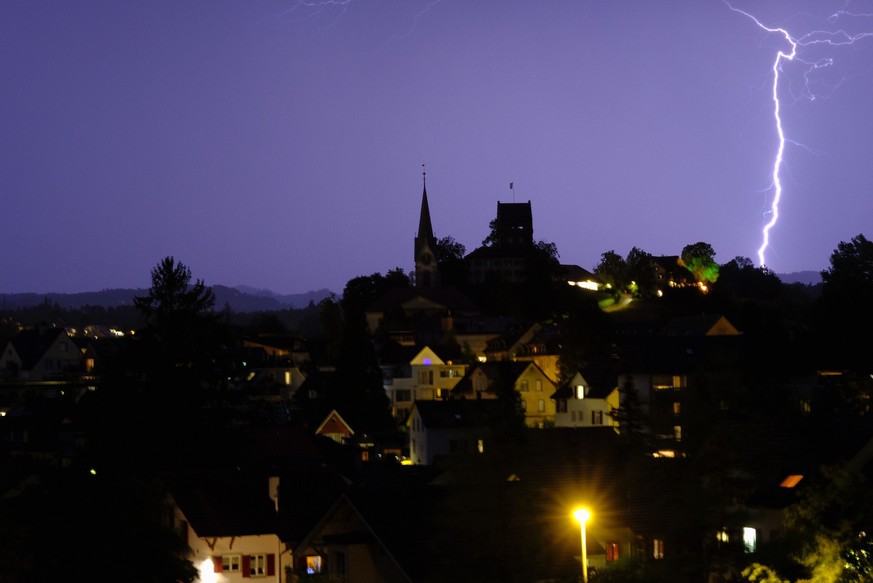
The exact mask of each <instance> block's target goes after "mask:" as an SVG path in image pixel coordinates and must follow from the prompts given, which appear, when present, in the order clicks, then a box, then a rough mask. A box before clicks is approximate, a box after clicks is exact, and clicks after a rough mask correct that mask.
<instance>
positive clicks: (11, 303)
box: [0, 285, 333, 312]
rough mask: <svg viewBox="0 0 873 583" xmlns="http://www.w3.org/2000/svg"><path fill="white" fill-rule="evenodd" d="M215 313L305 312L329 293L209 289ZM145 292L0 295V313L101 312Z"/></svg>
mask: <svg viewBox="0 0 873 583" xmlns="http://www.w3.org/2000/svg"><path fill="white" fill-rule="evenodd" d="M211 287H212V292H213V293H214V294H215V309H216V310H223V309H224V307H225V306H228V307H229V308H230V309H231V310H232V311H234V312H261V311H263V312H270V311H278V310H287V309H290V308H295V309H299V308H305V307H306V306H307V305H309V302H314V303H316V304H317V303H318V302H320V301H321V300H323V299H324V298H326V297H329V296H330V295H331V294H332V293H333V292H331V291H330V290H328V289H320V290H315V291H309V292H306V293H301V294H287V295H283V294H277V293H273V292H271V291H269V290H262V289H255V288H252V287H246V286H239V287H235V288H234V287H227V286H223V285H213V286H211ZM148 292H149V290H148V289H105V290H102V291H94V292H81V293H72V294H64V293H45V294H38V293H15V294H4V293H0V309H5V310H14V309H18V308H29V307H32V306H38V305H39V304H42V303H43V302H46V301H47V302H48V303H50V304H57V305H58V306H60V307H62V308H68V309H69V308H72V309H75V308H81V307H84V306H103V307H105V308H111V307H118V306H130V305H133V298H134V297H135V296H144V295H147V294H148Z"/></svg>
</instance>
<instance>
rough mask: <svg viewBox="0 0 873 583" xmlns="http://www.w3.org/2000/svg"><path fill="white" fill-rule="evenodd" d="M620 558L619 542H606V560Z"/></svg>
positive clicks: (611, 560)
mask: <svg viewBox="0 0 873 583" xmlns="http://www.w3.org/2000/svg"><path fill="white" fill-rule="evenodd" d="M617 560H618V543H606V562H607V563H611V562H613V561H617Z"/></svg>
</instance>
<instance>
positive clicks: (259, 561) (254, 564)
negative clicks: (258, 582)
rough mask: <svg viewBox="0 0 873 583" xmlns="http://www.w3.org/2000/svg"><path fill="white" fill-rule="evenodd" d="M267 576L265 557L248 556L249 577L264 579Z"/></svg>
mask: <svg viewBox="0 0 873 583" xmlns="http://www.w3.org/2000/svg"><path fill="white" fill-rule="evenodd" d="M266 574H267V555H249V576H250V577H264V576H265V575H266Z"/></svg>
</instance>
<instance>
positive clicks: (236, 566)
mask: <svg viewBox="0 0 873 583" xmlns="http://www.w3.org/2000/svg"><path fill="white" fill-rule="evenodd" d="M241 564H242V557H241V556H240V555H222V556H221V570H222V571H223V572H225V573H227V572H228V571H232V572H238V571H239V570H240V565H241Z"/></svg>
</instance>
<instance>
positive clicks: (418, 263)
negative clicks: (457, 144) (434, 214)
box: [414, 164, 439, 287]
mask: <svg viewBox="0 0 873 583" xmlns="http://www.w3.org/2000/svg"><path fill="white" fill-rule="evenodd" d="M422 166H423V164H422ZM421 180H422V192H421V214H420V215H419V217H418V235H417V236H416V237H415V250H414V251H415V285H416V287H433V286H437V285H439V269H438V268H437V262H436V255H435V251H436V238H435V237H434V236H433V225H432V224H431V222H430V207H429V206H428V204H427V173H426V172H422V173H421Z"/></svg>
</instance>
